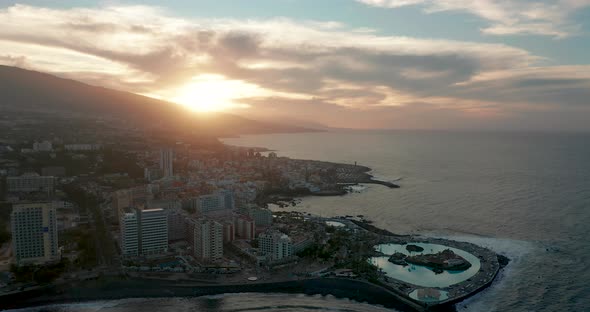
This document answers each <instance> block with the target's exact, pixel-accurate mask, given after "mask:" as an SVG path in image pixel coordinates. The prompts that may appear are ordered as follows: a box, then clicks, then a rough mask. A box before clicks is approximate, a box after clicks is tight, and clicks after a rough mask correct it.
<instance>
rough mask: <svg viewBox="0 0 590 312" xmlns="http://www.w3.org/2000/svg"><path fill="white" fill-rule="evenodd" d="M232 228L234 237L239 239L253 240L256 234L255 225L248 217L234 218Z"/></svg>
mask: <svg viewBox="0 0 590 312" xmlns="http://www.w3.org/2000/svg"><path fill="white" fill-rule="evenodd" d="M234 226H235V230H236V235H238V236H239V237H240V238H241V239H247V240H251V239H254V236H255V234H256V224H255V222H254V220H253V219H252V218H250V217H248V216H236V217H235V218H234Z"/></svg>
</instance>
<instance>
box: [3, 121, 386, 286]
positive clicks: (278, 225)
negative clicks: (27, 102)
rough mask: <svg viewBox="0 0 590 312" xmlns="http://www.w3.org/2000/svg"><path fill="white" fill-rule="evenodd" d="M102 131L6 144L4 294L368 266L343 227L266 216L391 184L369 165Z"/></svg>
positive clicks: (273, 276) (260, 277)
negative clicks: (103, 279)
mask: <svg viewBox="0 0 590 312" xmlns="http://www.w3.org/2000/svg"><path fill="white" fill-rule="evenodd" d="M97 123H98V122H97ZM99 124H100V125H101V126H103V127H104V128H106V129H108V127H106V126H105V125H107V124H108V123H104V122H99ZM111 125H112V124H111ZM104 128H103V129H101V131H99V132H94V131H93V129H89V130H88V132H85V133H84V132H83V131H82V133H80V134H79V136H80V137H93V138H95V139H96V140H95V141H83V142H81V141H80V138H79V137H69V138H59V137H57V136H55V135H54V136H53V137H50V136H46V137H45V138H43V139H39V140H30V141H23V142H14V141H13V142H7V143H2V145H0V159H1V160H0V175H1V176H2V177H3V180H4V183H3V188H2V195H3V198H4V201H3V202H2V208H1V210H0V211H1V213H2V214H3V215H2V219H1V220H2V224H1V230H2V232H1V236H0V238H1V241H0V242H1V243H2V249H1V253H0V256H1V258H0V270H1V271H2V273H1V274H2V275H1V276H2V279H1V284H0V287H1V288H0V291H2V292H15V291H24V290H27V289H34V288H36V287H40V285H46V284H49V283H51V284H56V283H60V282H62V283H63V282H67V281H72V280H85V279H91V278H96V277H98V276H102V275H105V274H107V275H108V274H111V275H112V274H115V273H116V274H122V275H125V276H128V277H133V276H137V277H148V276H149V277H151V278H154V279H191V278H198V279H201V280H202V279H206V280H207V279H208V280H219V279H220V278H223V281H225V282H241V281H242V282H244V281H250V282H252V281H273V280H283V279H285V278H288V277H293V276H294V274H295V275H297V276H309V275H310V274H312V273H313V272H316V273H318V272H324V273H325V271H326V270H327V269H334V268H340V269H342V268H345V270H340V271H338V273H339V274H341V275H345V276H353V275H354V274H356V273H353V272H352V269H350V268H349V267H350V265H351V264H352V262H355V263H356V266H355V267H356V268H359V267H362V268H364V269H366V270H369V269H370V268H367V267H370V265H369V264H367V263H366V261H365V262H363V261H362V260H361V259H359V258H354V257H352V256H351V255H348V254H349V253H350V252H351V250H347V246H348V245H347V242H346V241H347V240H349V243H351V244H352V243H353V242H355V241H357V245H358V240H357V239H356V238H355V239H352V236H351V235H353V234H352V232H351V231H350V229H349V230H344V229H339V228H338V226H340V225H342V224H341V223H338V222H336V223H334V222H332V221H326V220H324V219H322V218H318V217H314V216H309V215H302V214H297V213H289V212H287V211H280V209H279V211H275V212H274V213H273V212H272V211H271V210H270V209H269V208H268V207H269V205H273V204H279V205H280V206H283V207H284V206H288V205H291V204H292V201H293V199H294V198H295V197H296V196H305V195H322V196H325V195H342V194H346V192H347V187H348V186H351V185H354V184H356V183H358V182H367V183H381V184H383V183H387V182H381V181H375V180H372V179H371V178H370V175H369V174H367V173H366V172H367V171H368V170H369V169H368V168H366V167H362V166H357V165H356V164H349V165H346V164H334V163H327V162H319V161H306V160H294V159H289V158H286V157H279V156H278V155H277V154H276V153H275V152H272V151H267V150H265V149H263V148H244V147H234V146H226V145H223V144H221V143H218V142H217V141H214V140H212V141H207V142H206V143H203V141H202V140H201V141H200V142H199V143H198V145H197V146H194V145H192V144H191V143H187V142H182V141H177V142H166V143H161V142H160V143H157V142H155V141H153V142H146V143H145V144H138V143H137V142H138V141H134V142H133V143H131V142H130V141H131V140H129V138H128V137H131V138H133V137H135V136H134V135H133V134H134V131H136V130H135V129H134V128H131V127H125V126H120V128H117V129H113V130H112V132H110V134H111V135H112V136H115V135H120V134H121V133H126V134H127V135H128V137H127V138H126V139H125V140H124V142H129V143H130V144H121V143H109V142H107V140H105V139H104V138H102V139H97V138H96V137H95V133H99V134H104V133H109V132H108V131H107V130H105V129H104ZM20 135H21V136H22V134H20ZM39 135H40V134H39V133H38V132H35V133H34V136H39ZM97 141H98V142H97ZM112 142H116V141H112ZM158 145H160V146H159V147H157V146H158ZM389 186H390V187H395V185H393V184H391V185H389ZM275 207H278V206H275ZM9 211H11V212H10V213H9ZM8 220H10V222H7V221H8ZM334 224H338V226H334ZM355 235H357V234H355ZM366 239H368V240H370V241H373V240H374V239H375V238H374V237H373V236H369V237H367V238H366ZM371 246H372V245H371V244H366V247H364V248H368V249H369V250H367V252H370V250H371ZM355 248H357V249H358V248H362V247H361V246H356V247H355ZM347 255H348V256H347ZM318 260H319V261H318ZM361 262H362V263H361ZM336 263H339V266H338V265H337V266H335V264H336ZM359 263H361V265H359Z"/></svg>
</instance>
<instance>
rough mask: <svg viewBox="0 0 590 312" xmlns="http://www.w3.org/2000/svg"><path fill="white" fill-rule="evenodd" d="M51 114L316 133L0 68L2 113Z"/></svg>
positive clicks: (203, 128) (224, 130)
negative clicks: (192, 109) (202, 111)
mask: <svg viewBox="0 0 590 312" xmlns="http://www.w3.org/2000/svg"><path fill="white" fill-rule="evenodd" d="M2 107H4V109H12V110H17V111H18V110H23V111H24V110H49V111H53V112H56V113H78V114H82V115H84V114H86V115H90V116H92V115H96V116H110V117H116V118H121V119H124V120H129V121H134V122H138V123H139V124H145V125H146V126H148V125H154V124H162V125H166V126H168V127H170V128H173V129H183V130H190V131H200V132H203V133H207V134H210V135H214V136H217V137H221V136H235V135H240V134H259V133H281V132H283V133H285V132H286V133H289V132H308V131H317V130H314V129H309V128H304V127H299V126H292V125H283V124H278V123H273V122H267V121H257V120H252V119H248V118H244V117H241V116H237V115H233V114H229V113H207V114H200V113H196V112H193V111H190V110H189V109H187V108H184V107H182V106H181V105H178V104H174V103H171V102H168V101H164V100H159V99H155V98H151V97H147V96H143V95H139V94H135V93H130V92H126V91H120V90H114V89H109V88H106V87H102V86H95V85H90V84H87V83H84V82H81V81H77V80H73V79H67V78H61V77H58V76H55V75H52V74H48V73H43V72H38V71H32V70H28V69H22V68H19V67H11V66H4V65H0V110H1V109H2Z"/></svg>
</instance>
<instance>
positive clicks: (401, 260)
mask: <svg viewBox="0 0 590 312" xmlns="http://www.w3.org/2000/svg"><path fill="white" fill-rule="evenodd" d="M407 257H408V256H406V255H404V254H403V253H401V252H396V253H394V254H393V255H391V257H389V259H388V261H389V262H391V263H393V264H397V265H401V266H406V265H408V263H407V262H406V258H407Z"/></svg>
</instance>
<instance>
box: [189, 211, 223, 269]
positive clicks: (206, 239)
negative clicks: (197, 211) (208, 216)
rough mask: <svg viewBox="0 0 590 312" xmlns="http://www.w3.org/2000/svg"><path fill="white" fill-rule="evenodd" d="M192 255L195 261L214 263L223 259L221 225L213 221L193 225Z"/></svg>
mask: <svg viewBox="0 0 590 312" xmlns="http://www.w3.org/2000/svg"><path fill="white" fill-rule="evenodd" d="M194 225H195V226H194V245H193V253H194V256H195V258H197V260H200V261H203V262H216V261H219V260H221V259H222V258H223V225H221V224H220V223H218V222H215V221H213V220H204V219H203V220H197V221H196V222H195V223H194Z"/></svg>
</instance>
